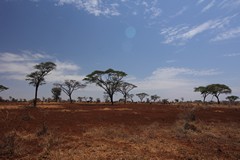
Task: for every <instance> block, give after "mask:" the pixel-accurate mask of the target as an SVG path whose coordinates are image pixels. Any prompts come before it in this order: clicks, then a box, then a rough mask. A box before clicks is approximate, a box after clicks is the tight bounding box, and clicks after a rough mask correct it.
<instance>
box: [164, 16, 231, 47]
mask: <svg viewBox="0 0 240 160" xmlns="http://www.w3.org/2000/svg"><path fill="white" fill-rule="evenodd" d="M232 17H233V16H231V17H225V18H222V19H216V20H208V21H206V22H204V23H202V24H200V25H196V26H193V27H190V26H188V25H179V26H176V27H169V28H164V29H162V30H161V32H160V34H161V35H162V36H163V37H164V39H165V40H164V43H166V44H184V43H185V42H186V41H187V40H190V39H192V38H194V37H195V36H197V35H198V34H200V33H203V32H205V31H207V30H215V29H221V28H223V27H224V26H225V25H227V24H229V22H230V20H231V19H232Z"/></svg>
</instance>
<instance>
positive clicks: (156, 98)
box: [151, 94, 160, 102]
mask: <svg viewBox="0 0 240 160" xmlns="http://www.w3.org/2000/svg"><path fill="white" fill-rule="evenodd" d="M159 98H160V96H158V95H156V94H155V95H152V96H151V100H152V101H153V102H156V100H158V99H159Z"/></svg>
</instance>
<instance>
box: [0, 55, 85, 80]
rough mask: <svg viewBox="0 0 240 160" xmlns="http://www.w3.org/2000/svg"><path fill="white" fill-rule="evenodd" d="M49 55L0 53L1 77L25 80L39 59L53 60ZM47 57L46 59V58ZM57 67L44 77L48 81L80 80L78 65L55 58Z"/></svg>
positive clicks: (81, 77)
mask: <svg viewBox="0 0 240 160" xmlns="http://www.w3.org/2000/svg"><path fill="white" fill-rule="evenodd" d="M50 57H51V56H49V55H46V54H45V55H43V54H33V53H30V52H29V51H27V52H26V51H24V53H20V54H16V53H9V52H6V53H0V73H1V74H2V76H1V77H2V78H6V79H15V80H25V78H26V75H27V74H29V73H31V72H33V71H34V68H33V66H34V65H36V64H38V63H39V62H40V61H43V60H44V61H45V60H47V61H49V60H50V61H53V58H50ZM47 58H48V59H47ZM54 63H55V64H56V65H57V69H56V70H54V71H52V72H51V73H50V75H48V76H47V77H46V80H47V81H49V82H60V81H64V80H65V79H74V80H82V79H83V76H81V75H79V73H78V72H79V70H80V67H79V66H78V65H76V64H73V63H70V62H62V61H59V60H55V61H54Z"/></svg>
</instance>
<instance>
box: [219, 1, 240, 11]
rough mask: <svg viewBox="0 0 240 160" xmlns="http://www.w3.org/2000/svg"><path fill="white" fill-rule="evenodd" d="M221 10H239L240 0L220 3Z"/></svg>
mask: <svg viewBox="0 0 240 160" xmlns="http://www.w3.org/2000/svg"><path fill="white" fill-rule="evenodd" d="M218 6H219V7H220V8H230V9H239V6H240V0H223V1H221V2H220V3H218Z"/></svg>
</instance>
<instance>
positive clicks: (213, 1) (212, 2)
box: [202, 0, 215, 12]
mask: <svg viewBox="0 0 240 160" xmlns="http://www.w3.org/2000/svg"><path fill="white" fill-rule="evenodd" d="M214 5H215V0H212V1H211V2H209V3H208V4H207V6H205V7H204V8H203V9H202V12H206V11H208V10H209V9H210V8H212V7H213V6H214Z"/></svg>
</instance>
